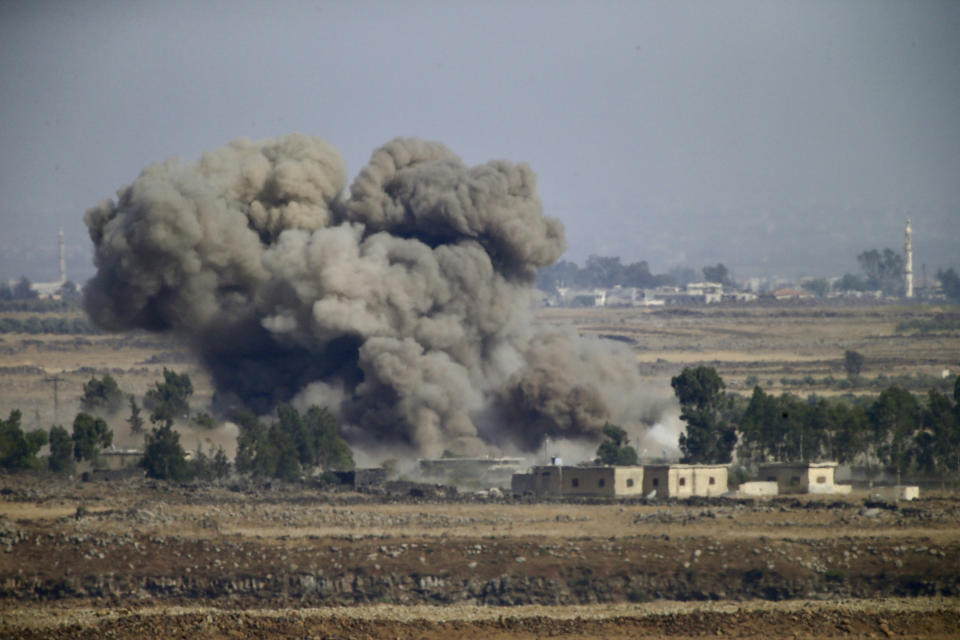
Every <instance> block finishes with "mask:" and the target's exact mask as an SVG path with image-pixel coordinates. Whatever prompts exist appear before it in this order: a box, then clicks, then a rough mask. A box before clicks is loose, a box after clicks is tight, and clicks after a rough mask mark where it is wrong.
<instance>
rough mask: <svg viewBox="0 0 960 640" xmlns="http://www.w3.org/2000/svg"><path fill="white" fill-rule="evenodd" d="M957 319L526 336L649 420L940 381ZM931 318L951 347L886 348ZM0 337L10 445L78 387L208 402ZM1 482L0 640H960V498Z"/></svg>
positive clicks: (633, 317)
mask: <svg viewBox="0 0 960 640" xmlns="http://www.w3.org/2000/svg"><path fill="white" fill-rule="evenodd" d="M958 317H960V312H958V310H957V309H956V308H955V307H942V308H941V307H930V306H897V307H893V306H817V305H809V306H807V305H803V306H775V307H774V306H772V307H760V306H758V307H716V308H703V307H700V308H690V309H661V310H656V311H645V310H569V309H566V310H562V309H547V310H542V311H541V312H539V314H538V321H540V322H567V323H573V324H575V325H576V326H577V327H578V328H579V330H580V331H581V332H582V333H588V334H596V335H601V336H605V337H611V338H614V339H618V340H622V341H624V342H626V343H628V344H630V345H631V346H632V348H633V349H634V350H635V351H636V354H637V360H638V365H639V366H640V368H641V371H642V373H643V374H644V376H645V377H646V378H647V379H648V381H649V386H650V389H648V390H646V391H645V392H648V393H650V394H651V395H654V396H660V397H662V398H669V395H670V389H669V377H670V376H672V375H676V373H678V372H679V371H680V369H681V368H682V367H683V366H685V365H690V364H707V365H709V366H713V367H715V368H716V369H717V371H718V372H719V373H720V374H721V375H722V376H723V378H724V380H725V381H726V382H727V386H728V389H730V390H733V391H737V392H741V393H746V392H748V391H749V389H748V387H749V385H748V384H747V378H748V377H749V376H755V377H756V379H757V381H758V383H759V384H761V385H762V386H764V388H766V389H768V390H772V391H775V392H780V391H782V390H789V391H793V392H796V393H809V392H817V393H837V392H839V390H838V389H837V385H836V380H838V379H841V378H843V377H844V372H843V352H844V350H847V349H851V350H856V351H858V352H860V353H862V354H863V355H864V358H865V365H864V371H863V375H864V376H865V377H867V378H874V377H876V376H878V375H884V376H887V377H890V378H893V377H896V376H905V375H906V374H910V375H911V376H912V377H913V379H914V380H916V381H917V384H922V382H923V380H926V379H935V378H936V377H938V376H940V375H941V373H942V372H943V371H944V370H951V371H952V372H953V373H954V375H955V373H956V371H957V369H958V368H960V332H958V331H957V330H956V329H953V330H951V329H949V326H950V322H953V323H954V324H955V323H956V321H957V318H958ZM944 318H946V322H940V321H941V320H943V319H944ZM934 320H937V323H938V324H936V326H947V327H948V328H947V329H946V330H935V331H929V330H928V331H916V330H909V329H908V328H907V327H909V326H927V325H923V324H921V325H916V324H914V325H910V324H909V323H911V322H915V321H931V323H932V321H934ZM928 324H930V323H928ZM930 326H934V324H930ZM898 327H899V330H898ZM0 338H2V341H0V411H2V412H3V413H4V414H6V412H8V411H9V410H10V409H12V408H20V409H21V410H22V411H23V414H24V426H25V427H26V428H28V429H29V428H32V425H33V423H34V421H36V423H37V424H38V425H44V426H48V425H49V424H50V423H51V422H52V421H53V420H54V419H55V418H59V421H60V422H63V423H67V422H68V421H69V417H68V416H72V415H73V413H74V412H75V411H76V407H77V400H78V398H79V396H80V392H81V388H82V384H83V382H84V381H86V380H87V379H89V377H90V376H91V375H102V374H103V373H104V372H110V373H111V374H112V375H113V376H114V377H115V378H117V380H118V382H119V383H120V386H121V388H123V389H124V390H126V391H130V392H135V393H138V394H142V393H143V392H144V391H145V390H146V389H147V388H149V387H150V385H152V383H153V382H155V381H156V380H158V379H159V377H160V372H161V371H162V369H163V367H164V366H166V367H171V368H176V369H177V370H179V371H186V372H189V373H190V375H191V377H192V378H193V380H194V385H195V387H196V388H197V396H196V397H195V399H194V404H195V405H197V406H201V405H202V404H203V402H205V401H207V400H209V398H210V394H211V389H210V385H209V381H208V380H207V378H206V377H205V375H204V374H203V372H202V371H201V370H200V368H199V367H198V366H197V364H196V363H195V362H193V361H192V360H191V359H190V357H189V356H187V355H186V354H185V353H184V352H183V350H182V349H180V348H179V347H178V346H177V345H176V344H175V343H173V342H172V341H169V340H167V339H164V338H158V337H155V336H147V335H143V334H135V335H127V336H105V335H97V336H27V335H20V334H6V335H3V336H0ZM53 378H58V379H59V380H58V381H57V382H56V387H57V406H56V407H54V406H53V391H54V388H53V387H54V382H53V381H52V379H53ZM830 378H832V379H833V380H832V381H831V380H830ZM811 379H812V381H813V382H812V383H811V382H810V380H811ZM917 391H921V389H917ZM864 392H869V391H864ZM55 414H57V415H55ZM118 421H119V422H122V418H118ZM119 426H120V425H119V424H118V427H119ZM198 437H199V436H198ZM185 440H186V441H185V444H186V445H187V446H188V448H191V447H193V446H194V443H193V442H191V441H190V440H189V439H186V438H185ZM0 485H2V486H0V516H2V518H0V529H2V530H0V551H6V553H0V637H11V638H13V637H17V638H21V637H23V638H30V637H36V638H39V637H90V638H93V637H117V638H134V637H136V638H143V637H184V636H187V635H189V636H191V637H194V638H240V637H299V638H304V637H317V638H355V637H358V638H364V637H366V638H398V637H399V638H441V637H461V636H464V635H467V634H475V635H479V636H481V637H494V638H537V637H556V638H574V637H609V638H628V637H672V638H691V637H706V636H709V637H728V638H748V637H756V638H759V637H796V638H824V637H904V638H952V637H956V630H957V629H958V628H960V498H958V497H957V495H956V494H955V493H952V492H949V491H943V492H925V494H924V495H923V496H922V497H921V500H919V501H917V502H912V503H891V502H888V501H884V500H877V499H875V498H871V496H870V495H869V492H867V491H860V492H854V493H853V494H851V495H850V496H844V497H842V498H839V497H838V498H834V497H827V498H824V497H820V498H807V497H787V496H781V497H779V498H774V499H768V500H714V501H709V502H708V501H683V502H646V501H642V500H630V501H602V500H592V501H587V502H539V503H536V502H531V501H529V500H527V499H515V498H511V497H509V496H507V497H503V498H491V497H483V498H481V497H477V496H473V495H465V496H464V495H461V496H460V497H456V498H450V497H443V496H435V497H432V496H430V495H419V494H418V495H411V494H410V493H409V492H405V491H403V490H402V488H401V489H397V490H395V491H386V490H383V491H379V492H374V493H363V494H361V493H354V492H349V491H333V492H325V491H320V490H318V489H314V488H311V487H305V486H286V485H280V484H277V483H273V484H272V485H269V486H268V485H265V484H260V483H252V482H249V481H244V480H234V481H230V482H227V483H225V484H223V485H222V486H199V485H196V486H193V485H191V486H181V485H170V484H166V483H158V482H152V481H147V480H140V479H130V480H125V481H115V482H87V483H83V482H72V481H68V480H51V479H49V478H45V477H43V476H41V475H25V474H20V475H17V476H2V477H0Z"/></svg>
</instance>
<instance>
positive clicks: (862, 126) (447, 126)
mask: <svg viewBox="0 0 960 640" xmlns="http://www.w3.org/2000/svg"><path fill="white" fill-rule="evenodd" d="M0 83H2V87H3V91H2V95H0V109H2V118H0V193H2V199H0V220H2V222H3V226H2V231H0V277H14V276H18V275H20V274H21V273H25V274H27V275H28V276H30V277H31V278H32V279H34V280H42V279H52V278H53V277H55V275H56V228H57V226H59V225H63V227H64V228H65V231H66V233H67V236H68V243H69V245H70V256H69V263H70V264H69V269H70V272H71V275H72V277H73V278H74V279H85V277H86V276H89V275H90V274H91V273H92V270H93V267H92V265H91V262H90V255H91V250H90V242H89V240H88V239H87V236H86V233H85V229H84V227H83V223H82V216H83V212H84V211H85V210H86V209H87V208H88V207H90V206H92V205H94V204H96V203H97V202H99V201H100V200H101V199H103V198H106V197H112V196H113V194H114V192H115V191H116V189H117V188H119V187H121V186H123V185H125V184H128V183H129V182H130V181H132V180H133V179H134V178H135V177H136V176H137V174H139V172H140V171H141V169H143V167H145V166H146V165H147V164H150V163H151V162H155V161H159V160H162V159H164V158H167V157H171V156H181V157H185V158H190V159H195V158H197V157H199V155H200V154H201V153H202V152H203V151H204V150H207V149H211V148H215V147H219V146H222V145H224V144H225V143H227V142H229V141H230V140H232V139H234V138H237V137H241V136H245V137H249V138H263V137H272V136H275V135H279V134H284V133H289V132H303V133H309V134H312V135H316V136H319V137H321V138H324V139H326V140H328V141H329V142H331V143H332V144H334V145H335V146H336V147H338V148H339V149H340V151H341V152H342V153H343V155H344V158H345V159H346V162H347V165H348V167H349V170H350V173H351V175H355V174H356V173H357V172H358V171H359V169H360V168H361V166H362V165H363V164H364V163H365V162H366V160H367V159H368V157H369V156H370V153H371V152H372V151H373V150H374V149H375V148H376V147H377V146H379V145H380V144H383V143H384V142H386V141H388V140H390V139H391V138H393V137H395V136H400V135H402V136H419V137H422V138H427V139H431V140H438V141H441V142H444V143H445V144H447V145H448V146H449V147H450V148H451V149H453V150H454V151H455V152H456V153H458V154H459V155H460V156H461V157H462V158H463V159H464V160H465V161H466V162H468V163H471V164H475V163H479V162H485V161H487V160H489V159H492V158H506V159H508V160H512V161H525V162H528V163H529V164H530V165H531V166H532V167H533V168H534V170H535V171H536V172H537V173H538V175H539V190H540V195H541V198H542V200H543V203H544V207H545V209H546V211H547V213H548V214H550V215H553V216H556V217H558V218H560V219H561V220H563V222H564V224H565V225H566V229H567V240H568V244H569V251H568V253H567V257H568V258H569V259H573V260H576V261H578V262H581V263H582V261H583V260H584V259H585V258H586V257H587V256H588V255H590V254H591V253H599V254H604V255H620V256H622V257H623V259H624V260H625V261H634V260H639V259H646V260H648V261H649V262H650V265H651V267H652V268H653V269H654V270H655V271H663V270H666V269H668V268H670V267H672V266H674V265H678V264H687V265H689V266H692V267H695V268H699V267H700V266H703V265H704V264H708V263H715V262H718V261H719V262H724V263H725V264H727V266H728V267H730V268H731V269H732V271H733V272H734V275H735V276H747V275H775V274H789V275H799V274H812V275H830V274H840V273H843V272H844V271H855V270H856V268H857V266H856V262H855V256H856V254H857V253H859V252H860V251H863V250H865V249H869V248H874V247H876V248H883V247H887V246H889V247H892V248H895V249H898V250H899V249H900V248H901V247H902V244H903V223H904V220H905V219H906V218H907V217H908V216H910V217H912V218H913V222H914V243H915V246H916V254H915V262H916V265H917V272H918V273H919V272H920V265H922V264H927V265H928V267H929V269H930V272H931V274H932V272H933V271H935V270H936V268H937V267H946V266H955V267H960V249H958V247H960V2H936V1H933V0H924V1H922V2H907V1H902V2H882V1H878V0H865V1H857V2H853V1H848V2H844V1H837V0H830V1H825V2H816V1H804V2H796V1H790V2H776V1H771V0H762V1H761V0H758V1H756V2H729V1H728V2H642V1H631V2H598V1H589V2H586V1H585V2H558V1H546V0H544V1H536V2H533V1H527V2H524V1H518V0H513V1H510V2H491V1H484V2H479V1H478V2H447V1H440V0H437V1H434V2H388V1H383V2H362V1H354V2H270V3H267V2H256V3H255V2H238V1H236V0H233V1H230V2H199V3H197V2H163V3H159V2H133V1H125V2H119V1H116V0H114V1H111V2H95V1H91V0H85V1H84V2H43V1H37V0H33V1H28V2H19V1H9V0H6V1H3V2H0Z"/></svg>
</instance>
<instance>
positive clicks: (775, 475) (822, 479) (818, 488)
mask: <svg viewBox="0 0 960 640" xmlns="http://www.w3.org/2000/svg"><path fill="white" fill-rule="evenodd" d="M836 470H837V463H836V462H771V463H767V464H761V465H760V470H759V474H760V480H763V481H766V482H776V483H777V489H778V490H779V492H780V493H850V489H851V486H850V485H838V484H836V482H835V479H834V476H835V474H836Z"/></svg>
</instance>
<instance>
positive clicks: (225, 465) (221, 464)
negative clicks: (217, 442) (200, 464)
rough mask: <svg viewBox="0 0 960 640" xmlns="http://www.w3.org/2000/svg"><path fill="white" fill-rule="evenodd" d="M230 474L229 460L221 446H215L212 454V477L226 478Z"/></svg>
mask: <svg viewBox="0 0 960 640" xmlns="http://www.w3.org/2000/svg"><path fill="white" fill-rule="evenodd" d="M229 474H230V460H229V459H228V458H227V453H226V451H224V450H223V447H217V450H216V452H215V453H214V454H213V477H215V478H217V479H218V480H220V479H222V478H226V477H227V476H228V475H229Z"/></svg>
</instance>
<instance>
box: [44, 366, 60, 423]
mask: <svg viewBox="0 0 960 640" xmlns="http://www.w3.org/2000/svg"><path fill="white" fill-rule="evenodd" d="M45 380H46V382H52V383H53V424H57V425H58V424H60V393H59V392H60V383H61V382H64V379H63V378H61V377H60V376H57V375H53V376H50V377H49V378H46V379H45Z"/></svg>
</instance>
